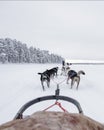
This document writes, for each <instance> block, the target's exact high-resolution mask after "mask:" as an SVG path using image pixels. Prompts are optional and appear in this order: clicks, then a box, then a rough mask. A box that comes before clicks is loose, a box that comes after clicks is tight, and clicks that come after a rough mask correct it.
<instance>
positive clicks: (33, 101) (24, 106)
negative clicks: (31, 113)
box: [14, 87, 83, 119]
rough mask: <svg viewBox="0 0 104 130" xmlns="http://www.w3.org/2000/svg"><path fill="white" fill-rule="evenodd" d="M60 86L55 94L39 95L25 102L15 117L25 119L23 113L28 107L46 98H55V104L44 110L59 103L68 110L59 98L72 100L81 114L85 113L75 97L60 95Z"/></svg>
mask: <svg viewBox="0 0 104 130" xmlns="http://www.w3.org/2000/svg"><path fill="white" fill-rule="evenodd" d="M59 92H60V90H59V88H58V87H57V89H56V91H55V95H49V96H43V97H38V98H36V99H33V100H31V101H29V102H27V103H26V104H24V105H23V106H22V107H21V108H20V110H19V111H18V112H17V114H16V115H15V117H14V119H23V113H24V111H25V110H26V109H28V108H29V107H30V106H32V105H34V104H36V103H39V102H42V101H45V100H55V104H53V105H51V106H49V107H48V108H46V109H45V110H44V111H46V110H47V109H49V108H51V107H52V106H54V105H58V106H59V107H60V108H61V109H62V110H63V111H64V112H66V110H65V109H64V108H63V107H62V106H61V104H60V103H59V102H58V101H59V100H63V101H67V102H70V103H72V104H74V105H75V106H76V107H77V109H78V112H79V113H80V114H83V110H82V108H81V105H80V104H79V102H78V101H77V100H75V99H73V98H70V97H67V96H62V95H59Z"/></svg>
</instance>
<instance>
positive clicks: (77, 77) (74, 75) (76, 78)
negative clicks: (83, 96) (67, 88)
mask: <svg viewBox="0 0 104 130" xmlns="http://www.w3.org/2000/svg"><path fill="white" fill-rule="evenodd" d="M80 74H82V75H85V72H84V71H82V70H80V71H78V73H77V72H76V71H74V70H70V71H68V74H67V76H68V77H67V84H69V82H68V81H69V80H70V79H71V88H72V87H73V85H74V83H75V82H76V83H77V87H76V89H78V86H79V83H80Z"/></svg>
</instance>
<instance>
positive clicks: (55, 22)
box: [0, 1, 104, 60]
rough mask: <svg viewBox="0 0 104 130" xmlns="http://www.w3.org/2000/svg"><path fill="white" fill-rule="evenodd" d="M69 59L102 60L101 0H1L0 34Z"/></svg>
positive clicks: (103, 14) (103, 18) (103, 9)
mask: <svg viewBox="0 0 104 130" xmlns="http://www.w3.org/2000/svg"><path fill="white" fill-rule="evenodd" d="M6 37H9V38H11V39H17V40H18V41H21V42H23V43H26V44H27V45H28V46H34V47H36V48H40V49H45V50H49V51H50V52H52V53H56V54H59V55H61V56H63V57H64V58H68V59H73V58H74V59H94V60H95V59H97V60H104V1H0V38H6Z"/></svg>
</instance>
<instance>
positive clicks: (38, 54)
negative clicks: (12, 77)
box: [0, 38, 63, 63]
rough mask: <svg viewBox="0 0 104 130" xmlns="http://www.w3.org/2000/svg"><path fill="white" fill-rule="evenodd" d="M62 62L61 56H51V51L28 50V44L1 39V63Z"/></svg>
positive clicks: (32, 48)
mask: <svg viewBox="0 0 104 130" xmlns="http://www.w3.org/2000/svg"><path fill="white" fill-rule="evenodd" d="M62 60H63V58H62V57H61V56H58V55H55V54H49V51H47V50H40V49H39V48H38V49H36V48H34V47H30V48H28V47H27V45H26V44H23V43H22V42H20V41H17V40H16V39H14V40H12V39H10V38H5V39H0V62H1V63H6V62H9V63H58V62H61V61H62Z"/></svg>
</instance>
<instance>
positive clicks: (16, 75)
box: [0, 64, 104, 124]
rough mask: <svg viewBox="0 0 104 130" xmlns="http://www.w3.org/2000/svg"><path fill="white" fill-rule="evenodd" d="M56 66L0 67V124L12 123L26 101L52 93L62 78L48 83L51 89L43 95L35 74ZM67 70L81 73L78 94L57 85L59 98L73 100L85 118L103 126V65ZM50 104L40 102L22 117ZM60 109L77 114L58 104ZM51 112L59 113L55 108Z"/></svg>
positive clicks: (72, 108) (64, 86)
mask: <svg viewBox="0 0 104 130" xmlns="http://www.w3.org/2000/svg"><path fill="white" fill-rule="evenodd" d="M56 66H58V67H59V68H60V69H61V64H57V65H56V64H4V65H3V64H0V124H2V123H5V122H7V121H10V120H12V119H13V118H14V116H15V115H16V113H17V111H18V110H19V109H20V108H21V106H22V105H24V104H25V103H26V102H28V101H29V100H32V99H35V98H37V97H40V96H45V95H51V94H52V95H53V94H54V93H55V89H56V83H55V82H61V81H63V80H64V79H65V78H66V77H64V76H59V77H58V79H54V81H53V80H52V81H51V87H50V88H47V87H46V91H44V92H43V90H42V87H41V84H40V80H39V79H40V76H39V75H38V74H37V73H38V72H43V71H44V70H46V69H50V68H52V67H56ZM71 69H75V70H76V71H78V70H84V71H85V73H86V75H85V76H81V82H80V85H79V90H78V91H77V90H76V89H75V86H74V88H73V89H70V84H69V85H67V84H66V82H63V83H62V84H60V95H64V96H69V97H72V98H75V99H76V100H77V101H78V102H79V103H80V105H81V107H82V109H83V111H84V114H85V115H87V116H89V117H91V118H93V119H95V120H96V121H99V122H101V123H104V112H103V111H104V101H103V99H104V85H103V80H104V76H103V74H104V65H72V66H71ZM59 74H60V71H59ZM53 102H54V101H47V102H46V101H44V102H42V103H40V104H37V105H36V106H34V107H31V108H30V109H29V110H27V111H26V112H25V113H26V114H27V115H28V114H31V113H34V112H35V111H37V110H43V109H45V108H46V107H48V106H49V104H52V103H53ZM60 102H61V101H60ZM62 105H63V107H64V108H65V109H67V110H69V112H78V111H76V109H75V108H74V106H72V104H68V103H67V104H66V102H65V103H64V102H62ZM52 110H59V111H61V110H60V109H59V108H57V107H54V108H53V109H52Z"/></svg>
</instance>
